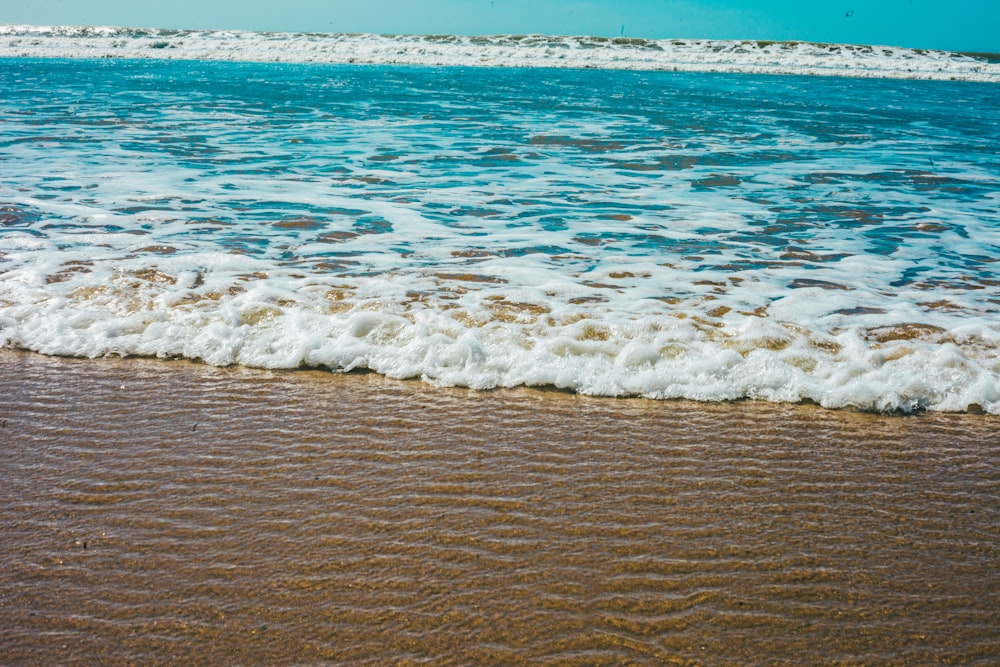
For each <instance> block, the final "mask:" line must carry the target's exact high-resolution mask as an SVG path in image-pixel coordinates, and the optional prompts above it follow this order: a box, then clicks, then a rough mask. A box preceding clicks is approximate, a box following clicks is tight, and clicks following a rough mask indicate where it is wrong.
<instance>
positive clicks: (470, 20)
mask: <svg viewBox="0 0 1000 667" xmlns="http://www.w3.org/2000/svg"><path fill="white" fill-rule="evenodd" d="M2 23H27V24H34V25H113V26H130V27H148V28H216V29H242V30H268V31H294V32H369V33H384V34H385V33H394V34H399V33H412V34H461V35H494V34H507V33H513V34H527V33H545V34H552V35H593V36H608V37H610V36H619V35H625V36H628V37H645V38H651V39H666V38H711V39H758V40H804V41H812V42H836V43H851V44H881V45H887V46H909V47H914V48H927V49H947V50H954V51H984V52H994V53H1000V0H947V1H942V0H743V1H738V0H603V1H599V0H267V1H263V0H165V1H164V0H156V1H152V0H146V1H143V0H2V1H0V24H2Z"/></svg>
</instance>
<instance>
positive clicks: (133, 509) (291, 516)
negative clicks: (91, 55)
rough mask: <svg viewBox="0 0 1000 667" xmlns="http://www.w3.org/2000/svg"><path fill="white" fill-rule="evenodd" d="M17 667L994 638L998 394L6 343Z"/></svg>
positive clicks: (883, 658)
mask: <svg viewBox="0 0 1000 667" xmlns="http://www.w3.org/2000/svg"><path fill="white" fill-rule="evenodd" d="M0 382H2V386H3V391H2V393H0V420H2V422H0V480H2V483H0V525H2V527H3V536H4V548H3V549H2V550H0V663H3V664H5V665H8V664H9V665H21V664H23V665H29V664H63V665H73V664H80V665H82V664H87V665H91V664H108V665H127V664H171V663H172V664H290V663H295V664H322V663H329V664H333V663H335V664H417V663H425V664H459V665H466V664H569V665H572V664H579V665H594V664H691V665H702V664H704V665H749V664H768V665H783V664H796V665H798V664H865V665H873V664H889V665H892V664H899V665H904V664H905V665H914V664H965V665H968V664H973V665H974V664H982V665H988V664H996V663H997V661H998V660H1000V632H998V628H1000V612H998V609H1000V585H998V581H1000V577H998V571H997V566H998V562H1000V561H998V552H1000V548H998V545H1000V531H998V526H1000V506H998V502H997V499H998V498H1000V419H998V418H996V417H991V416H988V415H987V416H984V415H942V414H923V415H918V416H915V417H884V416H878V415H869V414H858V413H852V412H848V411H828V410H824V409H821V408H818V407H815V406H791V405H770V404H763V403H750V402H746V403H736V404H704V403H690V402H654V401H645V400H609V399H591V398H585V397H580V396H574V395H569V394H564V393H559V392H547V391H538V390H510V391H495V392H472V391H466V390H460V389H441V388H434V387H431V386H428V385H425V384H422V383H419V382H398V381H393V380H388V379H385V378H382V377H379V376H376V375H370V374H369V375H332V374H329V373H324V372H312V371H308V372H307V371H302V372H280V373H272V372H266V371H255V370H247V369H219V368H212V367H207V366H201V365H196V364H190V363H186V362H167V361H155V360H95V361H88V360H68V359H54V358H48V357H43V356H39V355H33V354H24V353H15V352H0Z"/></svg>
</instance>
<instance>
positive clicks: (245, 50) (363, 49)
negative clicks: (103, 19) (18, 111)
mask: <svg viewBox="0 0 1000 667" xmlns="http://www.w3.org/2000/svg"><path fill="white" fill-rule="evenodd" d="M0 57H28V58H39V57H40V58H51V57H56V58H67V57H68V58H160V59H173V60H229V61H252V62H287V63H329V64H348V63H357V64H374V65H387V64H403V65H430V66H486V67H561V68H600V69H628V70H664V71H691V72H695V71H700V72H744V73H774V74H804V75H833V76H856V77H878V78H903V79H940V80H959V81H987V82H1000V63H998V62H993V61H991V60H988V59H986V58H983V57H977V56H972V55H965V54H958V53H952V52H947V51H928V50H923V49H908V48H901V47H890V46H866V45H850V44H816V43H810V42H772V41H746V40H744V41H723V40H709V39H661V40H652V39H640V38H629V37H617V38H607V37H562V36H549V35H493V36H459V35H369V34H328V33H277V32H247V31H236V30H169V29H153V28H121V27H80V26H26V25H0Z"/></svg>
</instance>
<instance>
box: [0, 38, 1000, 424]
mask: <svg viewBox="0 0 1000 667" xmlns="http://www.w3.org/2000/svg"><path fill="white" fill-rule="evenodd" d="M0 85H2V87H3V90H4V91H5V96H4V99H3V100H2V101H0V119H2V120H0V146H2V150H3V154H4V167H3V169H4V176H3V180H2V182H0V216H2V217H0V224H2V226H0V253H2V254H0V344H2V345H4V346H6V347H11V348H19V349H27V350H34V351H38V352H43V353H46V354H55V355H72V356H88V357H99V356H107V355H123V356H133V355H135V356H156V357H166V358H177V357H180V358H186V359H192V360H200V361H204V362H207V363H210V364H214V365H222V366H225V365H230V364H241V365H246V366H253V367H260V368H299V367H308V368H327V369H331V370H334V371H349V370H354V369H368V370H372V371H375V372H378V373H381V374H384V375H387V376H389V377H393V378H422V379H425V380H426V381H428V382H432V383H436V384H439V385H452V386H465V387H473V388H481V389H488V388H495V387H513V386H521V385H524V386H552V387H556V388H560V389H567V390H571V391H574V392H580V393H584V394H590V395H601V396H643V397H650V398H689V399H696V400H712V401H715V400H735V399H742V398H752V399H764V400H769V401H790V402H800V401H807V402H815V403H819V404H821V405H823V406H827V407H831V408H841V407H852V408H859V409H862V410H875V411H913V410H923V409H930V410H946V411H965V410H973V411H986V412H990V413H993V414H1000V325H998V322H1000V274H998V272H997V269H996V266H997V264H996V262H997V259H998V258H1000V213H998V211H1000V196H998V192H1000V161H998V159H997V152H996V147H997V146H998V145H1000V121H998V118H1000V115H998V114H997V113H996V112H997V110H998V109H1000V88H998V87H997V86H996V85H995V84H990V83H976V82H967V81H957V82H951V81H915V80H899V79H870V78H865V79H862V78H850V77H830V76H826V77H818V76H796V75H778V74H770V75H760V74H747V73H736V74H731V73H703V72H696V73H691V72H648V71H643V72H636V71H622V70H609V69H555V68H546V67H534V68H518V69H512V68H497V67H434V66H425V65H394V66H387V65H386V66H367V65H364V66H362V65H350V64H333V65H328V64H303V63H291V64H288V63H281V64H274V63H249V62H218V61H213V62H208V61H189V60H170V61H166V60H136V59H96V60H95V59H80V58H75V59H32V58H6V59H3V60H2V61H0Z"/></svg>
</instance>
